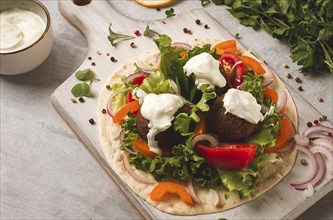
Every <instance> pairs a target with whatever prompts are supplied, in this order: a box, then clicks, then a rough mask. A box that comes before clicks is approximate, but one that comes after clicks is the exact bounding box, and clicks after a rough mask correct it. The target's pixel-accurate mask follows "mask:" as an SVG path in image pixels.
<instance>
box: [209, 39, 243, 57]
mask: <svg viewBox="0 0 333 220" xmlns="http://www.w3.org/2000/svg"><path fill="white" fill-rule="evenodd" d="M214 49H216V53H217V54H218V55H222V54H223V53H224V52H232V53H236V52H237V45H236V41H235V40H227V41H223V42H221V43H218V44H216V45H215V46H214V47H212V49H211V50H212V51H213V50H214Z"/></svg>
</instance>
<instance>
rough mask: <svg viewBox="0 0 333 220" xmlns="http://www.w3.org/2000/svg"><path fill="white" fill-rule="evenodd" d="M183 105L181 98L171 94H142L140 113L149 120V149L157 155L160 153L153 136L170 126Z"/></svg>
mask: <svg viewBox="0 0 333 220" xmlns="http://www.w3.org/2000/svg"><path fill="white" fill-rule="evenodd" d="M183 105H184V101H183V99H182V98H181V97H179V96H177V95H173V94H168V93H163V94H159V95H156V94H154V93H149V94H147V95H145V96H144V100H143V104H142V105H141V114H142V116H143V117H144V118H145V119H147V120H149V124H148V127H149V132H148V134H147V138H148V147H149V149H150V151H152V152H154V153H155V154H157V155H161V154H162V152H161V149H160V148H159V147H158V143H157V141H156V140H155V136H156V135H157V134H158V133H160V132H162V131H165V130H167V129H168V128H169V127H170V126H171V121H172V120H173V119H174V114H175V113H176V112H177V110H178V109H179V108H181V107H182V106H183Z"/></svg>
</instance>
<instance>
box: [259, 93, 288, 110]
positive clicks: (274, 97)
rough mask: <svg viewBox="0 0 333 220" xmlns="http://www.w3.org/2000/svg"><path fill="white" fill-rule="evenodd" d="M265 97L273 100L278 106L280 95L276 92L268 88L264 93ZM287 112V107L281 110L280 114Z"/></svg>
mask: <svg viewBox="0 0 333 220" xmlns="http://www.w3.org/2000/svg"><path fill="white" fill-rule="evenodd" d="M264 97H265V98H268V99H270V100H272V101H273V102H274V103H275V104H276V103H277V100H278V98H279V95H278V93H277V92H276V91H275V90H273V89H270V88H268V87H266V88H265V92H264ZM285 111H286V109H285V107H283V109H281V111H280V112H281V113H284V112H285Z"/></svg>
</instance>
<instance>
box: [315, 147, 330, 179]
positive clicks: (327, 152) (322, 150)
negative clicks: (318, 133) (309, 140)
mask: <svg viewBox="0 0 333 220" xmlns="http://www.w3.org/2000/svg"><path fill="white" fill-rule="evenodd" d="M310 151H311V153H313V154H316V153H320V154H321V155H324V156H325V157H326V159H327V161H328V166H327V167H328V168H327V170H328V171H329V172H330V173H331V174H333V173H332V171H333V170H332V169H333V152H332V151H330V150H328V149H327V148H324V147H321V146H318V145H313V147H311V148H310Z"/></svg>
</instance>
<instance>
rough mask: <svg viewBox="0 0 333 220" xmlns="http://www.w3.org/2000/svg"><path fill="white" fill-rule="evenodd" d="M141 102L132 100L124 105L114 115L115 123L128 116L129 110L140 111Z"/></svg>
mask: <svg viewBox="0 0 333 220" xmlns="http://www.w3.org/2000/svg"><path fill="white" fill-rule="evenodd" d="M139 109H140V104H139V102H138V101H137V100H135V101H132V102H129V103H127V104H126V105H124V106H123V107H122V108H121V109H119V111H118V112H117V113H116V114H115V115H114V117H113V119H112V120H113V123H120V122H122V120H124V118H125V117H126V115H127V113H128V112H132V113H133V112H136V111H139Z"/></svg>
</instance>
